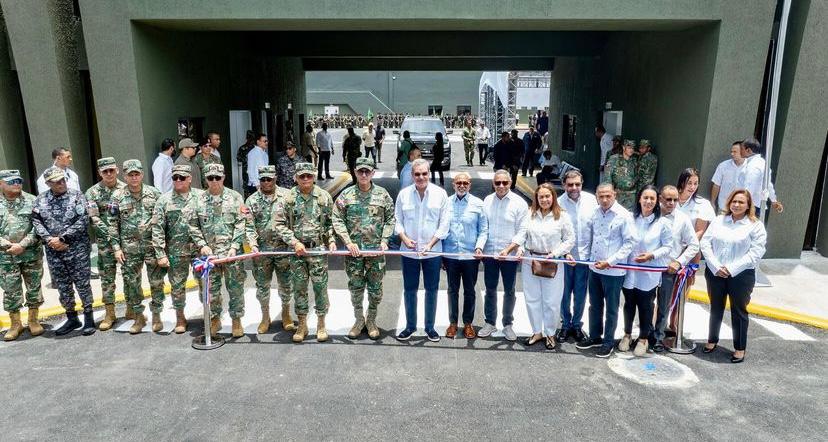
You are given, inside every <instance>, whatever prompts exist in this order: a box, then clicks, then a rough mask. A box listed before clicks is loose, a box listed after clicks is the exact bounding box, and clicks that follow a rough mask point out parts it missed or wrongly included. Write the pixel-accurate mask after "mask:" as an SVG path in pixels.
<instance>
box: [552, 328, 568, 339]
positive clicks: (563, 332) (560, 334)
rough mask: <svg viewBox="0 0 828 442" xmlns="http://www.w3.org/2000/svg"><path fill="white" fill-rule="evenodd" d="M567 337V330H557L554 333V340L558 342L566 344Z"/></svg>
mask: <svg viewBox="0 0 828 442" xmlns="http://www.w3.org/2000/svg"><path fill="white" fill-rule="evenodd" d="M568 337H569V329H565V328H559V329H558V330H557V331H556V332H555V340H556V341H558V342H566V338H568Z"/></svg>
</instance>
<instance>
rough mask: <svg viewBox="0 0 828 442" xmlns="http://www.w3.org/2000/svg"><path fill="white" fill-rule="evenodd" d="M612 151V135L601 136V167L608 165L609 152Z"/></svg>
mask: <svg viewBox="0 0 828 442" xmlns="http://www.w3.org/2000/svg"><path fill="white" fill-rule="evenodd" d="M611 150H612V135H610V134H608V133H606V132H604V135H601V165H602V166H606V165H607V158H608V157H607V152H609V151H611Z"/></svg>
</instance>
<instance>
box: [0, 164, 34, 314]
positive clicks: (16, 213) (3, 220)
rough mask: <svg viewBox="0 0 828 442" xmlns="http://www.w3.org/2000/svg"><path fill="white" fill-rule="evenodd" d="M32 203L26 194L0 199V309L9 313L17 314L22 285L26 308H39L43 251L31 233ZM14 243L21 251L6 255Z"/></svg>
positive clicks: (31, 197)
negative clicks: (0, 305)
mask: <svg viewBox="0 0 828 442" xmlns="http://www.w3.org/2000/svg"><path fill="white" fill-rule="evenodd" d="M3 172H6V171H3ZM0 179H3V176H0ZM34 201H35V196H34V195H30V194H28V193H26V192H21V193H20V196H18V197H17V198H15V199H13V200H10V199H7V198H5V197H4V196H0V272H2V275H0V288H2V289H3V308H4V309H5V310H6V311H7V312H9V313H16V312H19V311H20V307H21V306H22V305H23V283H24V282H25V283H26V307H27V308H30V309H32V308H35V309H36V308H39V307H40V306H41V305H42V304H43V294H42V293H41V291H40V281H41V280H42V279H43V250H42V249H41V247H40V246H41V242H40V238H38V237H37V235H36V234H35V232H34V230H33V229H32V206H33V205H34ZM15 243H16V244H20V246H22V247H23V248H24V249H25V251H24V252H23V253H21V254H20V255H17V256H14V255H11V254H9V253H7V251H8V249H9V247H10V246H11V245H12V244H15Z"/></svg>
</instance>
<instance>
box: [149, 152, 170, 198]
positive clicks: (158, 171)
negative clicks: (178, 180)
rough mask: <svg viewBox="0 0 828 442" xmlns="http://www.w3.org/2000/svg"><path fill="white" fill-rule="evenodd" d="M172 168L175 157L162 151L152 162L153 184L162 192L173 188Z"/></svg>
mask: <svg viewBox="0 0 828 442" xmlns="http://www.w3.org/2000/svg"><path fill="white" fill-rule="evenodd" d="M172 168H173V159H172V157H170V156H169V155H165V154H163V153H161V152H159V153H158V156H157V157H156V158H155V161H153V162H152V185H153V186H155V188H156V189H158V190H160V191H161V193H167V192H169V191H171V190H172V188H173V185H172Z"/></svg>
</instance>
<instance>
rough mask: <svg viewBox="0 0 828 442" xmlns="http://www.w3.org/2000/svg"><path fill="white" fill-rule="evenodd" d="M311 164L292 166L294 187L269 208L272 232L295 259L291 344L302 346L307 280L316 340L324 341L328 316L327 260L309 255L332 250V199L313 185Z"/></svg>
mask: <svg viewBox="0 0 828 442" xmlns="http://www.w3.org/2000/svg"><path fill="white" fill-rule="evenodd" d="M313 178H314V170H313V164H310V163H299V164H297V165H296V182H297V185H296V187H294V188H293V189H291V190H290V193H288V194H287V196H286V197H285V200H284V202H280V203H277V204H274V205H273V230H274V231H276V232H277V233H278V235H279V236H281V237H282V241H284V242H286V243H287V244H288V245H289V246H290V247H292V248H293V251H294V252H296V256H292V257H291V274H292V277H293V278H292V279H293V281H292V284H293V294H294V295H293V296H294V301H295V303H296V306H295V308H296V315H297V316H299V327H297V329H296V333H294V335H293V342H302V341H304V340H305V338H306V337H307V336H308V322H307V316H308V280H309V279H310V280H311V281H312V282H313V292H314V294H315V295H316V315H317V317H318V321H317V326H316V340H317V341H319V342H324V341H327V340H328V331H327V330H326V329H325V315H326V314H327V313H328V256H327V255H312V254H308V252H309V251H318V250H331V251H333V250H336V242H335V240H334V233H333V226H332V225H331V211H332V206H333V199H332V198H331V195H330V194H329V193H328V192H326V191H325V190H323V189H322V188H321V187H319V186H317V185H315V184H314V180H313Z"/></svg>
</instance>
